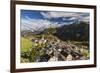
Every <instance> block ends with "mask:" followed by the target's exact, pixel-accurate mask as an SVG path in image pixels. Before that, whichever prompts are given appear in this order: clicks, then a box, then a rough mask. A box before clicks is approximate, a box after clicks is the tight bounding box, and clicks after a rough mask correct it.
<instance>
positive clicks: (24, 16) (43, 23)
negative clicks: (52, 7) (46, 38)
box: [21, 10, 89, 30]
mask: <svg viewBox="0 0 100 73" xmlns="http://www.w3.org/2000/svg"><path fill="white" fill-rule="evenodd" d="M75 21H84V22H89V13H85V12H84V13H82V12H64V11H63V12H62V11H37V10H21V29H22V30H30V29H32V30H39V29H41V30H42V29H45V28H48V27H50V26H52V27H59V26H62V25H69V24H72V23H74V22H75Z"/></svg>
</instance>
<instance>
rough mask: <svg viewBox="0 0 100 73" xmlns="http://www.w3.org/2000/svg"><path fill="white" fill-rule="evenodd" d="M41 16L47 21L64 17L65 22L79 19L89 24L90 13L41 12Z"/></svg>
mask: <svg viewBox="0 0 100 73" xmlns="http://www.w3.org/2000/svg"><path fill="white" fill-rule="evenodd" d="M40 14H41V15H42V16H43V17H44V18H47V19H52V18H60V17H63V19H62V20H64V21H65V20H76V19H77V20H79V21H85V22H89V13H79V12H57V11H49V12H40ZM66 17H70V18H66Z"/></svg>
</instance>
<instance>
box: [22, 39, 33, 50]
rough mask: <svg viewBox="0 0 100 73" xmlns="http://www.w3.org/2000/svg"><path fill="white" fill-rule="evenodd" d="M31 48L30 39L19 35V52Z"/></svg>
mask: <svg viewBox="0 0 100 73" xmlns="http://www.w3.org/2000/svg"><path fill="white" fill-rule="evenodd" d="M31 48H32V42H31V40H30V39H28V38H25V37H21V52H26V51H28V50H29V49H31Z"/></svg>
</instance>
